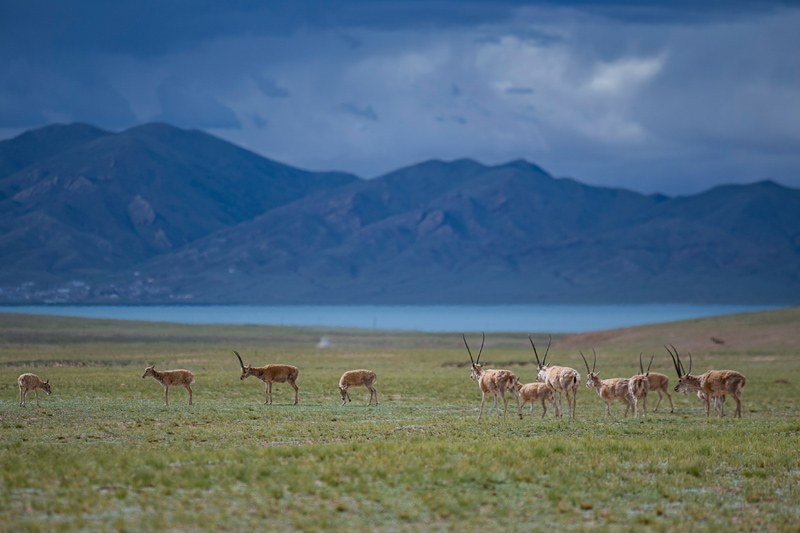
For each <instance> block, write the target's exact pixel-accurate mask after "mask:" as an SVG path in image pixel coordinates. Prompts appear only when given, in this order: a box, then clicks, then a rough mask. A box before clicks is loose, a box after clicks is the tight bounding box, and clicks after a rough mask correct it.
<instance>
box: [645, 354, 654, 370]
mask: <svg viewBox="0 0 800 533" xmlns="http://www.w3.org/2000/svg"><path fill="white" fill-rule="evenodd" d="M655 356H656V354H652V355H651V356H650V362H649V363H647V374H648V375H649V374H650V366H651V365H652V364H653V358H654V357H655Z"/></svg>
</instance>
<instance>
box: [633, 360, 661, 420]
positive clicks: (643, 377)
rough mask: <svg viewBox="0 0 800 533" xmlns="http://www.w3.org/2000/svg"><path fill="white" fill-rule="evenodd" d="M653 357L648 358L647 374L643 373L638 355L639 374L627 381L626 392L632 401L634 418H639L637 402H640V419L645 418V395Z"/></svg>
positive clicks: (648, 387) (648, 389)
mask: <svg viewBox="0 0 800 533" xmlns="http://www.w3.org/2000/svg"><path fill="white" fill-rule="evenodd" d="M653 357H655V354H653ZM653 357H651V358H650V364H648V365H647V372H645V371H644V365H642V354H641V353H639V373H638V374H637V375H635V376H633V377H632V378H631V379H630V380H629V381H628V392H629V393H630V396H631V399H632V400H633V417H634V418H639V402H642V418H647V394H648V393H649V392H650V379H649V377H650V366H651V365H652V364H653Z"/></svg>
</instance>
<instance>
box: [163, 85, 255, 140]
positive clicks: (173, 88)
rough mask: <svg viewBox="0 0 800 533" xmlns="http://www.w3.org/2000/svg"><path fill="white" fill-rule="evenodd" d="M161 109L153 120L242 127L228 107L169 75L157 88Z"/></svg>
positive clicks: (180, 124)
mask: <svg viewBox="0 0 800 533" xmlns="http://www.w3.org/2000/svg"><path fill="white" fill-rule="evenodd" d="M156 94H157V96H158V101H159V103H160V104H161V113H160V114H159V115H158V116H156V117H155V119H154V120H157V121H163V122H169V123H171V124H175V125H178V126H182V127H187V128H234V129H239V128H241V127H242V125H241V123H240V122H239V119H238V118H236V115H235V114H234V112H233V111H231V109H230V108H228V107H227V106H225V105H224V104H222V103H220V102H219V100H217V99H216V98H214V97H213V96H211V95H210V94H207V93H205V92H204V91H203V90H202V89H201V88H199V87H197V86H196V85H194V84H191V83H187V82H186V81H184V80H179V79H176V78H170V79H168V80H166V81H164V82H163V83H162V84H161V85H160V86H159V87H158V89H157V91H156Z"/></svg>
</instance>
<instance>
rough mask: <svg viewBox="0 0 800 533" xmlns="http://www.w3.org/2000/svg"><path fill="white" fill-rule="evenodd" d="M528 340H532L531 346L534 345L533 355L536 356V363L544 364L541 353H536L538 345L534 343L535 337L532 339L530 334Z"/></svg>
mask: <svg viewBox="0 0 800 533" xmlns="http://www.w3.org/2000/svg"><path fill="white" fill-rule="evenodd" d="M528 340H529V341H531V346H533V355H535V356H536V364H537V365H539V366H542V363H541V362H540V361H539V354H538V353H536V345H535V344H533V339H531V336H530V335H528Z"/></svg>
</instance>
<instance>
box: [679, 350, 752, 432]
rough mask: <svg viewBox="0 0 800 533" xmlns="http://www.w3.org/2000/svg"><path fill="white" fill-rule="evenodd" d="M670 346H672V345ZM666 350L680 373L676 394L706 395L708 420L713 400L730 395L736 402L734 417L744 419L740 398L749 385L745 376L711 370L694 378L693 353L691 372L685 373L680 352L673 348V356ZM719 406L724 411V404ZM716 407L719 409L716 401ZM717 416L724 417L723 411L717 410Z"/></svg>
mask: <svg viewBox="0 0 800 533" xmlns="http://www.w3.org/2000/svg"><path fill="white" fill-rule="evenodd" d="M670 346H672V345H671V344H670ZM664 349H666V350H667V352H669V355H670V357H672V364H673V365H675V371H676V372H677V373H678V384H677V385H675V392H683V391H700V392H702V393H703V394H704V395H705V396H704V397H703V403H704V404H705V406H706V418H708V416H709V414H710V413H709V411H710V409H711V398H724V397H725V395H726V394H730V395H731V396H733V399H734V400H736V412H735V413H734V415H733V416H734V418H735V417H736V416H737V415H738V417H739V418H742V401H741V400H740V399H739V396H740V395H741V394H742V389H744V386H745V384H746V383H747V379H746V378H745V377H744V375H743V374H741V373H739V372H736V371H735V370H709V371H708V372H706V373H705V374H701V375H699V376H693V375H692V354H691V352H689V371H688V372H686V371H684V368H683V363H681V357H680V355H678V350H676V349H675V347H674V346H672V349H673V350H674V351H675V355H674V356H673V355H672V352H671V351H670V350H669V348H667V347H666V346H664ZM719 406H720V407H722V409H723V410H724V406H723V402H719ZM714 407H715V408H717V405H716V401H715V406H714ZM717 414H718V415H719V416H720V417H721V416H723V415H722V410H720V409H719V408H717Z"/></svg>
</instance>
